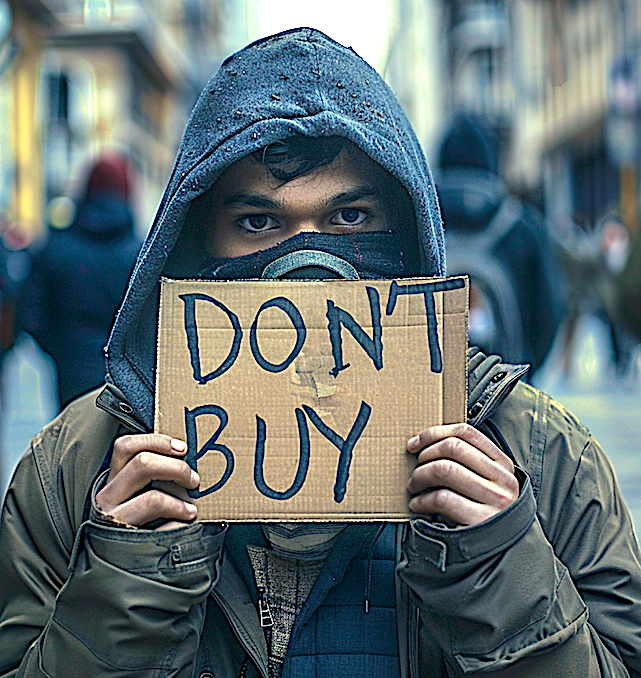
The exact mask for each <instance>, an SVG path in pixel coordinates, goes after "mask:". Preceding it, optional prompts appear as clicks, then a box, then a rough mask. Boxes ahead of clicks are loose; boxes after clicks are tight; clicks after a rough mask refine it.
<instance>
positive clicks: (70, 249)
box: [19, 152, 140, 408]
mask: <svg viewBox="0 0 641 678" xmlns="http://www.w3.org/2000/svg"><path fill="white" fill-rule="evenodd" d="M129 174H130V170H129V167H128V161H127V159H126V158H125V157H124V156H123V155H121V154H119V153H115V152H110V153H106V154H104V155H102V156H101V157H100V158H99V159H98V160H97V161H96V162H95V163H94V164H93V166H92V167H91V169H90V171H89V172H88V175H87V179H86V182H85V187H84V190H83V193H82V196H81V198H80V200H79V201H78V205H77V213H76V216H75V219H74V220H73V222H72V223H71V225H70V226H69V227H68V228H66V229H64V230H60V229H54V228H50V229H49V233H48V240H47V243H46V245H45V246H44V248H43V249H42V250H41V251H40V252H39V253H37V254H36V255H35V256H34V260H33V268H32V271H31V274H30V275H29V277H28V279H27V282H26V284H25V287H24V289H23V292H22V294H21V298H20V303H19V324H20V327H21V328H22V329H25V330H26V331H27V332H29V333H30V334H31V335H32V336H33V337H34V338H35V339H36V340H37V341H38V343H39V344H40V346H41V347H42V348H43V349H44V350H45V351H46V352H47V353H48V354H49V355H51V357H52V358H53V360H54V362H55V364H56V367H57V371H58V393H59V397H60V407H61V408H62V407H64V405H66V404H67V403H68V402H69V401H70V400H73V398H75V397H76V396H78V395H80V394H82V393H84V392H86V391H88V390H90V389H92V388H95V387H96V386H98V385H99V384H101V383H102V382H103V380H104V376H105V367H104V355H103V347H104V346H105V344H106V342H107V339H108V337H109V330H110V328H111V324H112V322H113V317H114V315H115V312H116V309H117V308H118V305H119V303H120V301H121V299H122V297H123V294H124V292H125V288H126V285H127V280H128V278H129V274H130V273H131V270H132V268H133V264H134V261H135V258H136V254H137V252H138V248H139V244H140V243H139V241H138V239H137V238H136V236H135V234H134V219H133V215H132V211H131V206H130V198H131V181H130V176H129Z"/></svg>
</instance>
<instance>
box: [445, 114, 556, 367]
mask: <svg viewBox="0 0 641 678" xmlns="http://www.w3.org/2000/svg"><path fill="white" fill-rule="evenodd" d="M436 184H437V190H438V194H439V198H440V202H441V210H442V214H443V220H444V222H445V225H446V246H447V267H448V272H449V274H450V275H455V274H463V273H465V274H468V275H469V276H470V319H469V322H470V341H471V342H472V343H475V344H477V345H478V346H480V347H481V348H482V349H483V350H484V351H487V352H489V353H498V354H499V355H501V356H503V358H504V359H506V360H510V361H512V362H516V363H529V364H530V367H531V369H530V376H532V375H533V374H534V373H535V372H536V370H537V369H538V368H539V367H540V366H541V364H542V363H543V361H544V360H545V358H546V356H547V354H548V352H549V350H550V348H551V345H552V341H553V339H554V336H555V334H556V330H557V327H558V324H559V319H560V315H561V296H560V293H559V289H560V287H561V285H560V277H561V276H560V270H559V269H558V264H557V262H556V259H555V257H554V255H553V253H552V249H553V248H552V244H551V242H550V238H549V237H548V234H547V231H546V229H545V226H544V224H543V220H542V217H541V214H540V213H539V212H538V211H537V210H536V208H535V207H534V206H533V205H530V204H527V203H524V202H523V201H521V200H520V199H519V198H518V197H516V196H514V195H511V194H510V193H509V191H508V188H507V186H506V185H505V183H504V181H503V180H502V179H501V177H500V176H499V173H498V151H497V148H496V144H495V143H494V138H493V135H492V132H491V130H490V128H489V126H488V125H487V124H486V123H485V121H484V120H483V119H482V118H479V117H478V116H475V115H472V114H470V113H464V112H461V113H459V114H457V115H456V116H455V117H454V119H453V121H452V123H451V125H450V127H449V129H448V131H447V132H446V134H445V136H444V138H443V141H442V143H441V147H440V152H439V168H438V172H437V177H436Z"/></svg>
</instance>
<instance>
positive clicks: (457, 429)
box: [454, 421, 476, 439]
mask: <svg viewBox="0 0 641 678" xmlns="http://www.w3.org/2000/svg"><path fill="white" fill-rule="evenodd" d="M475 432H476V429H475V428H474V427H473V426H471V425H470V424H468V423H467V422H465V421H462V422H460V423H458V424H456V425H455V426H454V435H455V436H458V437H459V438H468V439H469V438H470V436H473V435H474V433H475Z"/></svg>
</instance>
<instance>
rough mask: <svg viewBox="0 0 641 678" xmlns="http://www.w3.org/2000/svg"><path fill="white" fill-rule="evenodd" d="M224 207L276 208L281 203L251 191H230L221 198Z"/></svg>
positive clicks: (280, 205)
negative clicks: (230, 192)
mask: <svg viewBox="0 0 641 678" xmlns="http://www.w3.org/2000/svg"><path fill="white" fill-rule="evenodd" d="M223 205H224V206H225V207H259V208H263V209H268V210H277V209H280V208H281V207H282V204H281V203H280V202H278V201H277V200H272V199H271V198H268V197H267V196H264V195H259V194H252V193H243V192H242V191H241V192H239V193H232V195H228V196H227V197H226V198H225V199H224V200H223Z"/></svg>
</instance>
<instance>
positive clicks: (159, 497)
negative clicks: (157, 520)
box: [145, 490, 167, 513]
mask: <svg viewBox="0 0 641 678" xmlns="http://www.w3.org/2000/svg"><path fill="white" fill-rule="evenodd" d="M145 503H146V504H147V508H149V509H151V510H152V511H153V512H154V513H160V512H162V510H163V509H164V507H165V506H166V503H167V495H166V494H165V493H164V492H161V491H160V490H149V491H148V492H145Z"/></svg>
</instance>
